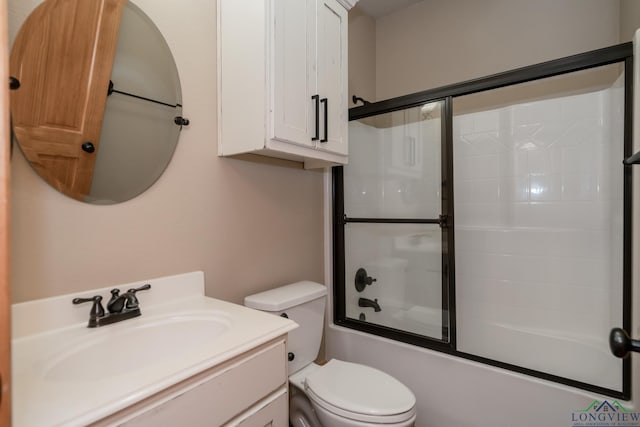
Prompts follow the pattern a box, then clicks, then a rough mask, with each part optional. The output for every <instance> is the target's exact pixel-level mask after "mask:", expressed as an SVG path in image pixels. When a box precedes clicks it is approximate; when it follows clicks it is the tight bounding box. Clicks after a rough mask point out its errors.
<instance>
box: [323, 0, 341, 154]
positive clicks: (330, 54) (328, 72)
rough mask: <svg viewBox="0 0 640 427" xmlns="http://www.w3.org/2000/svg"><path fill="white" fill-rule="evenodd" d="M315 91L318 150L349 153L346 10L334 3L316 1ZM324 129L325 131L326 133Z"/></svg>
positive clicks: (332, 1) (330, 1)
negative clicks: (316, 51) (317, 114)
mask: <svg viewBox="0 0 640 427" xmlns="http://www.w3.org/2000/svg"><path fill="white" fill-rule="evenodd" d="M317 25H318V91H319V92H320V98H322V99H323V100H324V99H326V101H325V102H322V103H321V105H320V112H321V114H320V137H321V140H320V141H321V142H319V143H318V144H317V147H318V149H320V150H324V151H330V152H332V153H338V154H344V155H346V154H347V152H348V146H347V144H348V138H347V132H348V131H347V121H348V111H347V110H348V104H347V99H348V98H347V96H348V95H347V11H346V9H345V8H344V7H342V6H341V5H340V4H339V3H338V2H337V0H318V24H317ZM325 129H326V132H325Z"/></svg>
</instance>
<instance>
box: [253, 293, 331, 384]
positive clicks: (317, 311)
mask: <svg viewBox="0 0 640 427" xmlns="http://www.w3.org/2000/svg"><path fill="white" fill-rule="evenodd" d="M326 295H327V288H326V287H325V286H324V285H321V284H319V283H315V282H310V281H303V282H297V283H292V284H290V285H285V286H281V287H279V288H275V289H271V290H268V291H265V292H260V293H258V294H254V295H249V296H248V297H246V298H245V299H244V305H246V306H247V307H250V308H254V309H256V310H261V311H266V312H269V313H272V314H275V315H277V316H286V317H288V318H289V319H291V320H293V321H294V322H296V323H297V324H298V326H299V327H298V328H296V329H294V330H293V331H291V332H289V338H288V340H287V346H288V351H289V353H290V356H289V358H290V359H291V357H292V356H291V354H293V359H292V360H289V375H291V374H293V373H295V372H297V371H299V370H300V369H302V368H304V367H305V366H307V365H308V364H310V363H311V362H313V361H314V360H315V359H316V358H317V357H318V351H319V350H320V342H321V341H322V328H323V325H324V307H325V301H326Z"/></svg>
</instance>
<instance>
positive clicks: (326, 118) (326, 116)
mask: <svg viewBox="0 0 640 427" xmlns="http://www.w3.org/2000/svg"><path fill="white" fill-rule="evenodd" d="M320 102H322V103H323V104H324V139H321V140H320V142H327V141H328V140H329V114H328V113H329V100H328V99H327V98H322V99H321V100H320Z"/></svg>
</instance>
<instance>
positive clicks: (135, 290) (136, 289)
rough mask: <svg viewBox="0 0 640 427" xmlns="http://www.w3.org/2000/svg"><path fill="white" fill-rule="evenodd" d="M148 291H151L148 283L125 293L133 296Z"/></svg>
mask: <svg viewBox="0 0 640 427" xmlns="http://www.w3.org/2000/svg"><path fill="white" fill-rule="evenodd" d="M149 289H151V285H150V284H149V283H146V284H144V285H142V286H140V287H137V288H132V289H129V290H128V291H127V292H131V293H132V294H135V293H136V292H138V291H146V290H149Z"/></svg>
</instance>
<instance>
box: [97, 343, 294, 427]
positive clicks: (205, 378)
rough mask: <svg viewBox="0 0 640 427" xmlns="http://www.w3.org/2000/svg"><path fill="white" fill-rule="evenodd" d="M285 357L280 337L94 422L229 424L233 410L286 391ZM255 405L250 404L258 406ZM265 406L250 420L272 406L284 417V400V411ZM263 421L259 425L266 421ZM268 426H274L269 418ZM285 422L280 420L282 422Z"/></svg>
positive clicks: (142, 426) (137, 426)
mask: <svg viewBox="0 0 640 427" xmlns="http://www.w3.org/2000/svg"><path fill="white" fill-rule="evenodd" d="M286 360H287V359H286V343H285V341H284V340H278V341H275V342H271V343H269V344H266V345H264V346H261V347H259V348H258V349H256V350H253V351H250V352H248V353H245V354H244V355H241V356H238V357H237V358H235V359H232V360H230V361H229V362H227V363H225V364H223V365H221V366H217V367H215V368H211V369H210V370H208V371H205V372H203V373H201V374H199V375H196V376H195V377H193V378H190V379H188V380H186V381H183V382H182V383H180V384H176V385H175V386H173V387H171V388H169V389H167V390H165V391H163V392H161V393H158V394H157V395H155V396H152V397H150V398H149V399H147V400H145V401H142V402H140V403H138V404H136V405H134V406H133V407H131V408H128V409H125V410H124V411H121V412H120V413H117V414H114V415H112V416H110V417H108V418H107V419H105V420H103V421H101V422H98V423H96V424H95V425H96V426H127V427H151V426H153V427H157V426H165V425H167V426H168V425H185V426H189V427H198V426H203V427H204V426H207V427H211V426H221V425H223V424H225V423H228V422H230V420H232V419H234V417H237V416H238V414H241V413H243V412H245V411H247V410H248V409H249V408H252V406H253V405H254V404H256V402H258V401H260V400H262V399H265V397H266V396H273V394H274V391H275V390H278V389H279V388H280V389H281V390H282V389H284V390H285V393H286V385H287V362H286ZM276 394H277V393H276ZM285 396H286V394H285ZM278 397H279V396H276V399H275V400H274V403H275V401H278V402H281V401H279V400H277V398H278ZM260 403H263V402H260ZM259 405H260V404H258V405H256V406H258V407H259ZM265 405H266V406H264V408H261V407H259V408H258V409H260V410H256V411H254V412H255V415H256V417H258V418H256V419H262V418H260V417H263V416H264V417H268V413H271V412H274V411H276V410H280V411H282V414H283V415H282V416H284V417H285V418H286V417H287V408H288V406H287V401H286V399H285V403H284V409H282V407H281V406H282V403H278V404H276V405H275V406H274V405H270V404H269V402H266V404H265ZM252 409H253V408H252ZM261 411H264V412H261ZM249 412H251V411H249ZM258 414H263V415H258ZM265 414H266V415H265ZM273 417H275V415H273V416H272V418H273ZM238 418H239V417H238ZM265 419H266V418H265ZM274 419H275V418H274ZM268 422H269V421H267V422H265V424H262V425H260V427H263V426H264V425H269V424H268ZM243 423H244V424H243ZM230 425H242V426H245V425H246V426H253V425H254V424H253V421H250V418H247V419H246V420H245V421H242V423H239V424H230ZM256 425H259V424H256ZM273 425H274V426H277V425H280V424H276V423H275V422H274V423H273ZM287 425H288V424H286V423H285V424H283V426H287Z"/></svg>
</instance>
